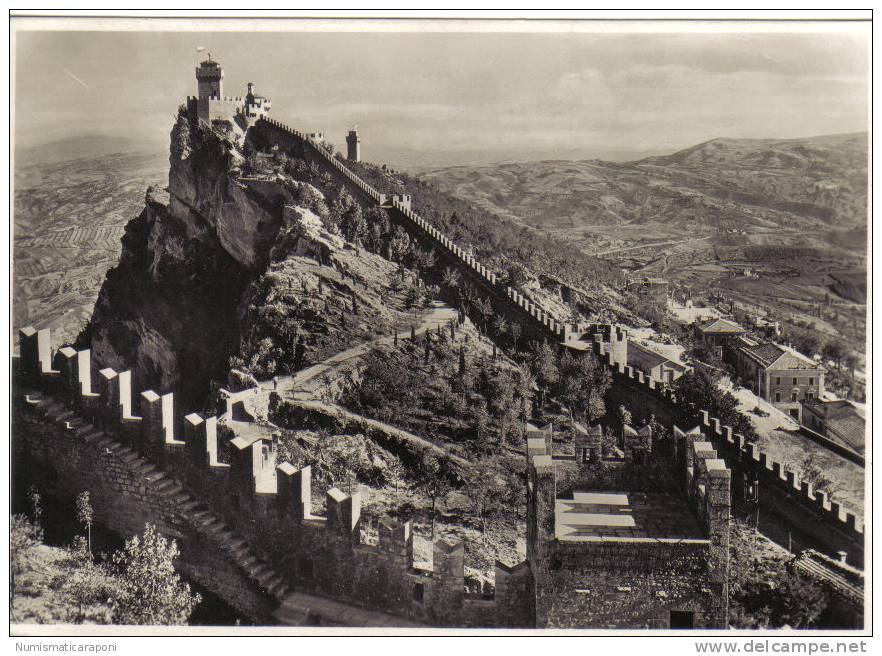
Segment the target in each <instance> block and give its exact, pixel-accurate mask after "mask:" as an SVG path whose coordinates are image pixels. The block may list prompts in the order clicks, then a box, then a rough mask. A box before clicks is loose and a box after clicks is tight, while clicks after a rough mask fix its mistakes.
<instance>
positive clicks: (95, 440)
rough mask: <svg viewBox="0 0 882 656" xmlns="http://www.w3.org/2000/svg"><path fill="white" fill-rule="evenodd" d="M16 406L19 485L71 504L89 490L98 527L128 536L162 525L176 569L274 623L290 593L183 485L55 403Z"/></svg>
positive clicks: (43, 400)
mask: <svg viewBox="0 0 882 656" xmlns="http://www.w3.org/2000/svg"><path fill="white" fill-rule="evenodd" d="M14 404H15V406H14V414H13V427H12V447H13V448H12V458H13V472H14V476H15V480H16V482H17V484H21V485H25V484H27V485H30V484H35V485H37V486H38V488H39V489H40V490H41V492H42V493H43V494H45V495H47V496H48V497H49V498H58V499H68V500H69V499H73V498H74V497H75V496H76V495H77V494H79V493H80V492H82V491H83V490H88V491H89V492H90V494H91V499H92V503H93V506H94V510H95V520H96V521H97V522H99V523H101V524H103V525H105V526H107V527H108V528H110V529H111V530H113V531H114V532H116V533H118V534H120V535H123V536H130V535H133V534H136V533H141V532H142V531H143V530H144V524H145V523H148V522H149V523H152V524H155V525H156V526H157V529H158V530H159V531H160V532H161V533H162V534H163V535H165V536H167V537H169V538H173V539H175V540H176V541H177V543H178V547H179V549H180V556H179V559H178V561H177V563H176V566H177V567H178V569H179V570H180V571H181V572H182V573H183V574H185V575H186V576H188V577H189V578H191V579H192V580H194V581H196V582H197V583H199V584H200V585H202V586H204V587H205V588H206V589H207V590H209V591H211V592H212V593H214V594H216V595H218V596H219V597H220V598H222V599H223V600H224V601H225V602H226V603H227V604H229V605H230V606H232V607H234V608H235V609H236V610H238V611H239V612H241V613H242V614H244V615H245V616H247V617H249V618H251V619H252V620H254V621H255V622H261V623H267V622H269V621H270V614H271V612H272V610H273V609H274V608H275V606H276V604H277V603H278V601H279V599H280V598H281V596H283V595H284V594H285V592H286V591H287V588H286V587H285V586H280V587H276V586H274V585H273V582H272V578H273V576H274V575H273V574H272V572H271V570H270V569H269V568H267V567H266V566H265V565H263V567H264V570H265V571H266V572H267V573H268V576H267V577H266V578H264V579H263V580H264V581H265V583H266V584H267V585H265V584H262V583H261V582H260V581H259V580H257V579H256V578H254V577H253V576H252V575H251V572H250V571H249V569H248V567H247V565H249V564H252V565H253V567H254V569H256V567H258V566H261V563H260V561H259V560H258V559H257V558H255V557H254V556H253V554H251V553H250V552H249V551H248V550H247V548H243V546H241V545H237V544H235V541H236V536H235V535H234V534H233V533H232V532H231V531H230V530H229V529H228V528H227V527H226V525H224V524H223V523H221V522H220V521H219V520H218V519H217V517H216V516H214V515H213V514H212V513H210V512H207V511H206V510H205V509H204V505H203V504H202V503H200V502H199V501H198V500H196V499H195V498H194V497H192V496H191V495H190V494H188V493H187V492H186V491H184V490H183V488H182V486H181V485H180V484H179V483H177V482H175V481H174V480H173V479H172V478H171V477H169V476H168V475H167V474H165V473H164V472H163V471H162V470H159V469H157V468H156V467H155V465H151V464H149V463H148V462H147V461H145V460H144V459H142V458H140V457H138V454H136V453H135V452H133V451H132V450H131V449H129V448H126V447H125V446H124V445H122V444H121V443H120V442H119V441H117V440H116V439H114V438H113V437H110V436H108V435H107V434H106V433H104V432H103V431H101V430H99V429H98V428H97V427H96V426H95V425H94V424H91V423H90V422H86V421H82V420H77V418H76V417H75V416H74V415H73V414H72V413H71V411H70V410H69V409H68V408H67V407H66V406H64V405H63V404H62V403H61V402H59V401H58V400H56V399H55V398H53V397H52V396H49V395H41V396H39V397H36V396H33V395H32V396H30V398H28V399H25V398H22V397H21V396H19V395H17V397H16V399H15V401H14ZM230 545H233V546H234V547H235V550H233V547H231V546H230ZM248 559H253V563H249V562H248ZM243 563H245V565H246V566H243Z"/></svg>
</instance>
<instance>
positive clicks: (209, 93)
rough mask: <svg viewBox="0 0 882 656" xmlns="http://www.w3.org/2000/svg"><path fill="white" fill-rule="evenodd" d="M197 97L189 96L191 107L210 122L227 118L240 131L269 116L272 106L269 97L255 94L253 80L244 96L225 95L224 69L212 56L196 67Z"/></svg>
mask: <svg viewBox="0 0 882 656" xmlns="http://www.w3.org/2000/svg"><path fill="white" fill-rule="evenodd" d="M196 83H197V88H198V91H197V96H196V97H195V98H189V99H188V101H187V105H188V108H189V109H190V110H191V111H193V112H195V114H196V116H197V117H198V118H199V119H200V120H202V121H205V122H206V123H209V124H213V123H214V122H215V121H224V122H227V123H229V124H230V127H231V128H233V129H234V130H235V131H236V132H238V133H244V131H245V130H247V129H248V128H249V127H251V126H252V125H254V124H255V123H256V122H257V121H258V120H260V119H261V118H263V117H264V116H266V115H267V114H268V113H269V111H270V108H271V106H272V104H271V102H270V100H269V98H265V97H263V96H260V95H257V94H256V93H254V84H253V83H251V82H249V83H248V88H247V93H246V95H245V96H244V97H242V96H239V97H233V98H231V97H227V96H225V95H224V71H223V68H221V65H220V64H219V63H218V62H216V61H214V60H213V59H212V58H211V55H208V59H206V60H205V61H204V62H202V63H201V64H199V66H198V67H197V68H196Z"/></svg>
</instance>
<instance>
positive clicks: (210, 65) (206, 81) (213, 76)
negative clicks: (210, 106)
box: [196, 55, 224, 101]
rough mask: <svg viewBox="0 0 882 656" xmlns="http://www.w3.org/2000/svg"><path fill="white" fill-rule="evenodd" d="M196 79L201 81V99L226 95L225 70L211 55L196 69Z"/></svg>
mask: <svg viewBox="0 0 882 656" xmlns="http://www.w3.org/2000/svg"><path fill="white" fill-rule="evenodd" d="M196 81H197V82H198V83H199V100H200V101H205V100H207V99H209V98H223V97H224V71H223V69H222V68H221V67H220V64H218V63H217V62H216V61H212V59H211V55H208V59H206V60H205V61H204V62H202V63H201V64H199V68H197V69H196Z"/></svg>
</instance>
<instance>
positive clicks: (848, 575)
mask: <svg viewBox="0 0 882 656" xmlns="http://www.w3.org/2000/svg"><path fill="white" fill-rule="evenodd" d="M846 556H847V554H846V553H845V552H844V551H841V552H839V560H836V559H835V558H831V557H830V556H827V555H825V554H822V553H820V552H819V551H815V550H814V549H806V550H805V551H803V552H802V553H801V554H799V556H798V557H797V558H794V559H793V560H792V561H790V563H789V567H790V569H791V570H793V571H795V572H797V573H799V574H802V575H803V576H807V577H809V578H811V579H813V580H814V581H816V582H817V583H819V584H820V585H821V586H823V587H824V588H825V589H826V590H827V592H829V594H830V600H829V602H828V604H827V608H826V610H825V611H824V614H823V615H822V616H821V617H820V618H819V622H818V623H819V625H820V626H821V627H823V628H830V629H862V628H864V573H863V572H862V571H861V570H859V569H857V568H855V567H852V566H851V565H849V564H847V563H846V562H845V561H846Z"/></svg>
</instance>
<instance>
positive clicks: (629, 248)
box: [594, 235, 712, 257]
mask: <svg viewBox="0 0 882 656" xmlns="http://www.w3.org/2000/svg"><path fill="white" fill-rule="evenodd" d="M711 236H712V235H708V236H707V237H690V238H689V239H679V240H675V241H660V242H656V243H653V244H640V245H639V246H626V247H624V248H614V249H612V250H609V251H602V252H600V253H594V256H595V257H603V256H604V255H612V254H613V253H624V252H625V251H635V250H639V249H641V248H656V247H658V246H677V245H679V244H688V243H689V242H691V241H706V240H708V239H710V238H711Z"/></svg>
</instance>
